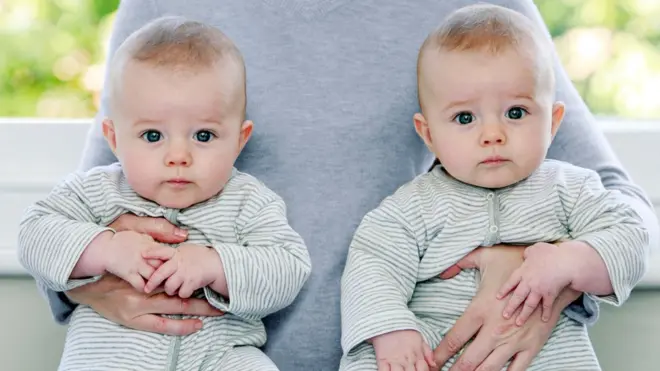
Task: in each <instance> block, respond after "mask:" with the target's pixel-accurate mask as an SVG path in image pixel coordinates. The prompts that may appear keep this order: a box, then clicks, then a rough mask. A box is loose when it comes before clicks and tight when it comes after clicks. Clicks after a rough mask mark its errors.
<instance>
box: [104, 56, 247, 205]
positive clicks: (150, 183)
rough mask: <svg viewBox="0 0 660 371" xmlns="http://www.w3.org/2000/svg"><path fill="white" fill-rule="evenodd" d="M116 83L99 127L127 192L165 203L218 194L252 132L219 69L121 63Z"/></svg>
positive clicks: (184, 202) (193, 200)
mask: <svg viewBox="0 0 660 371" xmlns="http://www.w3.org/2000/svg"><path fill="white" fill-rule="evenodd" d="M225 75H226V74H225ZM225 77H226V76H225ZM121 81H122V82H121V85H120V88H119V90H118V91H119V94H117V97H115V105H114V107H115V109H114V110H113V112H114V114H113V121H112V122H110V121H106V122H105V123H104V126H105V130H106V131H109V133H106V137H107V138H108V141H109V142H110V146H111V147H114V150H115V153H116V155H117V157H118V159H119V161H120V162H121V164H122V166H123V169H124V172H125V174H126V178H127V181H128V182H129V184H130V185H131V186H132V187H133V189H134V190H135V191H136V192H137V193H138V194H139V195H141V196H142V197H144V198H147V199H149V200H152V201H155V202H157V203H158V204H160V205H162V206H165V207H171V208H185V207H189V206H191V205H193V204H195V203H198V202H201V201H204V200H207V199H209V198H211V197H213V196H214V195H215V194H217V193H218V192H220V191H221V190H222V188H223V187H224V186H225V184H226V183H227V181H228V179H229V177H230V176H231V171H232V168H233V165H234V162H235V161H236V158H237V157H238V155H239V153H240V151H241V149H242V148H243V146H244V145H245V143H246V141H247V139H248V138H249V135H250V133H251V130H252V124H251V123H250V122H242V111H241V108H240V105H239V104H238V103H240V102H241V100H240V98H236V97H234V96H232V95H236V94H233V91H234V90H237V89H234V88H227V84H228V83H227V81H228V80H226V79H223V73H222V72H220V73H219V72H218V70H217V69H215V68H209V69H207V70H199V71H195V72H194V73H193V72H181V71H178V72H174V71H171V70H166V69H163V68H153V67H150V66H148V65H145V64H140V63H133V62H129V63H128V64H127V65H126V67H125V70H124V72H123V75H122V80H121ZM229 81H231V79H229ZM108 128H109V130H108ZM113 141H114V143H113Z"/></svg>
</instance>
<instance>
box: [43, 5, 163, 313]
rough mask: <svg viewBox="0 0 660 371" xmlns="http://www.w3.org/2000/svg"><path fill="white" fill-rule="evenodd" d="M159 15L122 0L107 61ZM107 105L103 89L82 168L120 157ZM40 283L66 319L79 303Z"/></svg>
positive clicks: (55, 310) (151, 8) (53, 310)
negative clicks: (113, 146) (108, 129)
mask: <svg viewBox="0 0 660 371" xmlns="http://www.w3.org/2000/svg"><path fill="white" fill-rule="evenodd" d="M159 16H160V14H159V11H158V9H157V8H156V3H155V2H154V1H153V0H122V1H121V2H120V4H119V9H118V10H117V14H116V17H115V21H114V26H113V27H114V28H113V31H112V35H111V37H110V46H109V49H108V54H107V63H106V65H109V63H110V60H111V59H112V56H113V55H114V53H115V51H116V50H117V48H118V47H119V45H121V44H122V43H123V42H124V40H126V38H127V37H128V36H129V35H130V34H131V33H133V32H134V31H136V30H137V29H139V28H140V27H142V26H144V25H145V24H147V23H148V22H149V21H151V20H153V19H155V18H158V17H159ZM106 75H107V72H106ZM107 105H108V96H107V93H106V92H105V91H104V92H103V94H102V98H101V108H100V110H99V112H98V114H97V116H96V118H95V120H94V123H93V124H92V127H91V128H90V130H89V133H88V135H87V141H86V143H85V147H84V151H83V156H82V160H81V162H80V170H89V169H90V168H92V167H94V166H99V165H108V164H111V163H113V162H115V161H117V160H116V158H115V156H114V154H113V153H112V151H111V150H110V147H109V146H108V144H107V142H106V141H105V138H104V137H103V133H102V131H101V122H102V120H103V117H104V115H105V114H106V112H107ZM37 286H38V287H39V290H40V291H41V293H42V295H43V296H44V297H45V298H46V299H47V300H48V305H49V306H50V310H51V313H52V314H53V317H54V318H55V320H56V321H57V322H58V323H67V322H68V320H69V317H70V316H71V313H72V312H73V310H74V309H75V307H76V304H75V303H73V302H72V301H71V300H69V298H68V297H67V296H66V294H65V293H63V292H55V291H52V290H49V289H48V288H47V287H46V285H44V284H43V282H39V281H37Z"/></svg>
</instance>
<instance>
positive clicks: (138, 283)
mask: <svg viewBox="0 0 660 371" xmlns="http://www.w3.org/2000/svg"><path fill="white" fill-rule="evenodd" d="M122 278H123V279H124V280H125V281H126V282H128V283H129V284H130V285H131V286H133V287H134V288H135V289H136V290H138V291H142V290H144V279H143V278H142V276H140V275H139V274H137V273H133V274H130V275H128V276H126V277H122Z"/></svg>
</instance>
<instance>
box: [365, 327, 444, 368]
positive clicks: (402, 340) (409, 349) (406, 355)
mask: <svg viewBox="0 0 660 371" xmlns="http://www.w3.org/2000/svg"><path fill="white" fill-rule="evenodd" d="M371 343H372V344H373V346H374V350H375V351H376V361H377V362H378V371H389V370H406V371H408V370H411V371H428V370H429V366H431V367H436V364H435V360H434V359H433V352H431V348H429V346H428V344H426V342H424V339H423V338H422V335H421V334H420V333H419V332H417V331H415V330H401V331H393V332H388V333H386V334H382V335H379V336H376V337H374V338H372V339H371Z"/></svg>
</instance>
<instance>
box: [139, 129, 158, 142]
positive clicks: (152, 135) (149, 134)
mask: <svg viewBox="0 0 660 371" xmlns="http://www.w3.org/2000/svg"><path fill="white" fill-rule="evenodd" d="M162 137H163V135H162V134H161V133H160V132H158V131H156V130H147V131H145V132H144V134H142V139H144V140H146V141H147V142H149V143H156V142H158V141H159V140H160V139H161V138H162Z"/></svg>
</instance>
